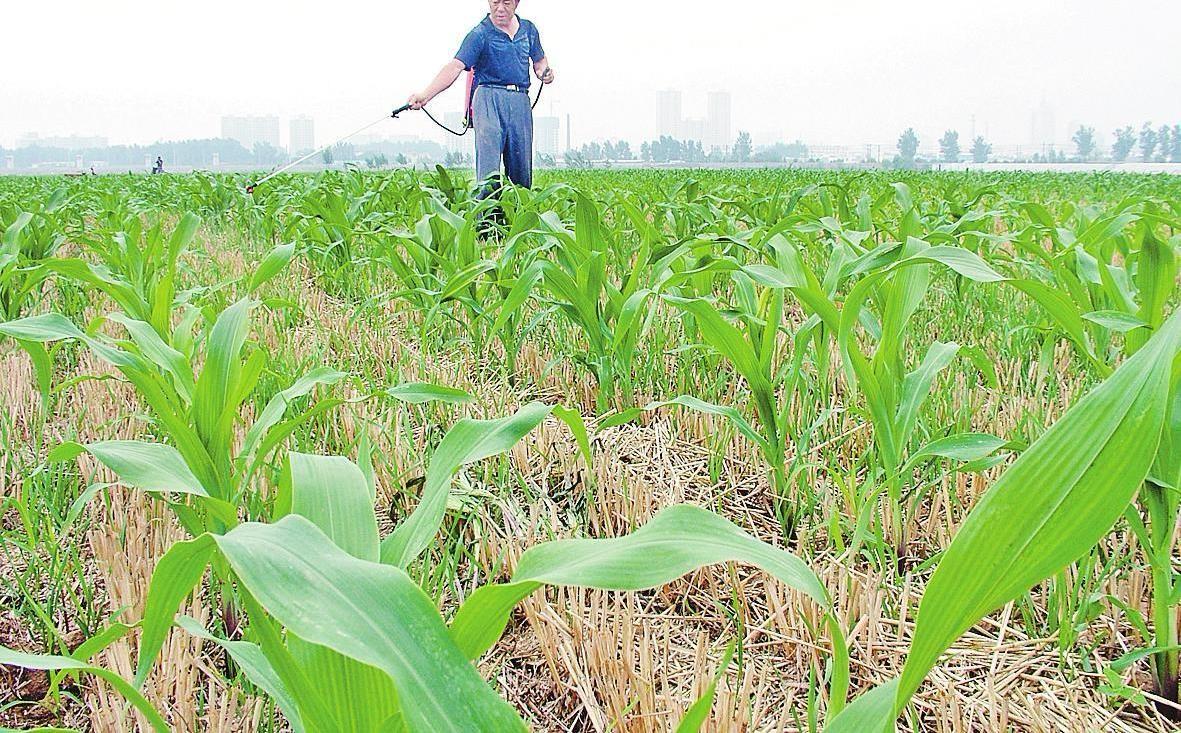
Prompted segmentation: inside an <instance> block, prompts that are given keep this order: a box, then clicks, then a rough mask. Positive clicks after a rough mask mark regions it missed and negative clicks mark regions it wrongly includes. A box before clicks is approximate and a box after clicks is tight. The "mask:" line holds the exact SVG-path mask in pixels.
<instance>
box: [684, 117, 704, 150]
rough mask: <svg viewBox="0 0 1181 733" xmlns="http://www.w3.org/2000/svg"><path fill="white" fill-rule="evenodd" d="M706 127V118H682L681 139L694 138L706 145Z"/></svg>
mask: <svg viewBox="0 0 1181 733" xmlns="http://www.w3.org/2000/svg"><path fill="white" fill-rule="evenodd" d="M706 127H707V125H706V120H681V124H680V128H681V135H680V139H681V140H694V141H696V142H699V143H702V147H704V143H705V130H706Z"/></svg>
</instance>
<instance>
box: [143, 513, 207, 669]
mask: <svg viewBox="0 0 1181 733" xmlns="http://www.w3.org/2000/svg"><path fill="white" fill-rule="evenodd" d="M213 552H214V544H213V539H212V537H211V536H210V535H201V536H200V537H198V538H197V539H194V540H188V541H186V542H177V543H176V544H174V545H173V546H172V547H170V548H168V552H165V553H164V556H163V557H161V558H160V560H159V562H157V563H156V568H155V570H153V571H152V580H151V582H150V583H149V584H148V597H147V600H146V601H144V617H143V621H142V623H141V628H142V629H143V633H142V634H140V637H139V655H138V657H137V662H136V665H135V686H136V687H142V686H143V683H144V680H145V679H147V677H148V673H149V672H151V671H152V665H154V664H155V663H156V657H157V655H159V654H160V649H161V647H163V646H164V640H165V639H166V638H167V637H168V630H169V629H170V628H172V623H173V618H174V617H175V616H176V610H177V609H178V608H180V604H181V602H182V601H184V599H185V598H186V597H187V596H188V595H189V594H190V593H192V592H193V589H194V588H196V587H197V583H199V582H201V577H202V576H203V575H205V568H206V567H207V566H208V565H209V560H210V559H211V558H212V557H213Z"/></svg>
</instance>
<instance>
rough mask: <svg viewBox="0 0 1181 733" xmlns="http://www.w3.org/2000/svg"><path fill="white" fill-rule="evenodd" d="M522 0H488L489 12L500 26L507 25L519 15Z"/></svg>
mask: <svg viewBox="0 0 1181 733" xmlns="http://www.w3.org/2000/svg"><path fill="white" fill-rule="evenodd" d="M519 4H520V0H488V12H489V13H490V14H491V15H492V20H493V21H494V22H496V23H498V24H506V23H508V22H509V21H511V20H512V18H513V16H514V15H516V14H517V5H519Z"/></svg>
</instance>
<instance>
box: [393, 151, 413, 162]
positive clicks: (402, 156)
mask: <svg viewBox="0 0 1181 733" xmlns="http://www.w3.org/2000/svg"><path fill="white" fill-rule="evenodd" d="M394 160H395V161H396V162H397V164H398V165H406V164H407V163H409V162H410V159H409V158H407V157H406V156H405V154H403V153H398V157H396V158H394Z"/></svg>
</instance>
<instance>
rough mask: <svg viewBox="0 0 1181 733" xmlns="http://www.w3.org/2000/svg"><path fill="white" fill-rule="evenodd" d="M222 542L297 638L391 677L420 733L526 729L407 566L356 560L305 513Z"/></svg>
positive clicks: (246, 580) (247, 582) (245, 579)
mask: <svg viewBox="0 0 1181 733" xmlns="http://www.w3.org/2000/svg"><path fill="white" fill-rule="evenodd" d="M214 540H215V541H216V542H217V545H218V547H220V548H221V550H222V552H223V553H224V555H225V557H226V559H227V561H228V562H229V564H230V566H231V567H232V568H233V570H234V573H235V575H237V577H238V578H239V580H240V581H241V582H242V583H243V585H244V586H245V587H246V588H247V589H248V590H249V591H250V593H251V594H252V595H253V596H254V598H256V599H257V600H258V602H259V604H260V605H261V606H262V607H263V608H265V609H266V611H267V612H268V613H270V614H271V615H272V616H274V618H275V619H276V620H277V621H278V622H279V623H281V624H282V625H283V626H285V627H286V628H287V629H288V630H289V631H290V632H292V633H295V634H296V635H298V636H299V638H300V639H303V640H305V641H308V642H311V643H314V644H320V645H322V646H325V647H327V648H329V649H332V650H333V651H335V652H337V653H339V654H343V655H345V656H347V657H349V658H351V659H355V660H357V661H359V662H362V663H364V664H367V665H370V666H372V667H376V668H378V669H380V670H382V671H384V672H385V673H386V674H388V675H389V676H390V679H392V680H393V682H394V687H395V688H396V690H397V694H398V699H399V701H400V703H401V706H402V712H403V714H404V716H405V719H406V722H407V724H408V725H409V727H410V729H411V730H434V731H470V730H524V725H523V724H522V723H521V721H520V718H519V717H518V716H517V714H516V712H515V711H514V710H513V708H512V707H511V706H510V705H508V703H506V702H504V701H503V700H501V699H500V698H499V697H498V696H497V695H496V693H495V692H493V691H492V689H491V688H490V687H489V686H488V685H487V683H485V682H484V680H483V679H482V678H481V677H480V675H479V674H478V673H477V672H476V668H475V667H474V666H472V665H471V664H470V663H469V662H468V660H467V659H466V658H465V657H464V656H463V654H461V653H460V651H459V649H458V648H457V647H456V646H455V645H454V644H453V643H452V642H451V641H450V638H449V636H448V633H447V628H446V626H444V624H443V621H442V618H441V617H440V616H439V612H438V610H437V609H436V608H435V606H434V604H433V603H432V602H431V600H430V599H429V598H428V597H427V596H426V594H425V593H423V592H422V589H420V588H419V587H418V585H417V584H416V583H415V582H414V581H413V580H411V579H410V577H409V576H408V575H406V573H405V572H403V571H402V570H401V569H400V568H397V567H392V566H389V565H382V564H379V563H371V562H366V561H364V560H360V559H358V558H355V557H353V556H352V555H349V554H348V553H346V552H344V551H343V550H341V549H340V548H338V547H336V546H335V545H334V544H332V541H331V540H330V539H328V537H327V536H325V535H324V533H323V532H321V531H320V530H319V529H317V528H316V527H315V525H313V524H312V523H311V522H309V521H307V520H306V519H304V518H303V517H300V516H296V515H292V516H288V517H285V518H283V519H282V520H280V521H279V522H278V523H276V524H274V525H265V524H244V525H241V526H239V527H238V528H236V529H234V530H233V531H231V532H229V533H227V534H225V535H222V536H220V537H216V538H214Z"/></svg>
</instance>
